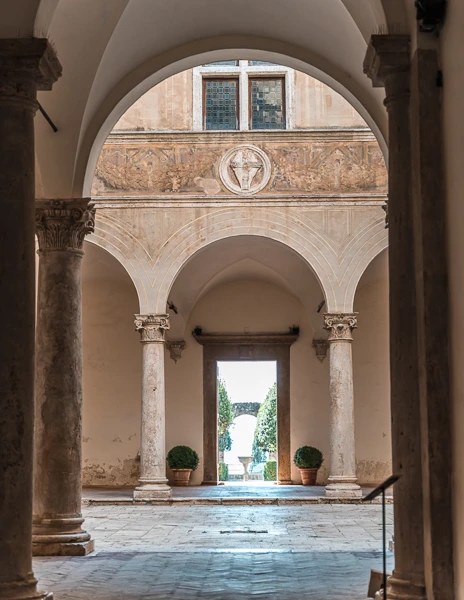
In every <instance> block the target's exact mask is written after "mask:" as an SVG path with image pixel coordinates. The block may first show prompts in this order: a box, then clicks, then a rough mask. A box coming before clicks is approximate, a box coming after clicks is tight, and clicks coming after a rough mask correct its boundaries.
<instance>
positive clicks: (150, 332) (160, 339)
mask: <svg viewBox="0 0 464 600" xmlns="http://www.w3.org/2000/svg"><path fill="white" fill-rule="evenodd" d="M134 324H135V330H136V331H138V332H139V333H140V341H141V342H147V343H150V342H152V343H161V344H163V343H164V335H165V332H166V330H167V329H169V328H170V323H169V315H135V321H134Z"/></svg>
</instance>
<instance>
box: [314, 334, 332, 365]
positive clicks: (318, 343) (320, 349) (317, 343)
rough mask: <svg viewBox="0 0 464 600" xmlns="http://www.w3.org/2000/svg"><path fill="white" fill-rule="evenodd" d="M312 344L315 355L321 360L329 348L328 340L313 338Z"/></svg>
mask: <svg viewBox="0 0 464 600" xmlns="http://www.w3.org/2000/svg"><path fill="white" fill-rule="evenodd" d="M312 346H313V348H314V350H315V351H316V357H317V359H318V360H319V361H320V362H323V360H324V358H325V357H326V356H327V350H328V348H329V341H328V340H326V339H320V340H317V339H314V340H313V343H312Z"/></svg>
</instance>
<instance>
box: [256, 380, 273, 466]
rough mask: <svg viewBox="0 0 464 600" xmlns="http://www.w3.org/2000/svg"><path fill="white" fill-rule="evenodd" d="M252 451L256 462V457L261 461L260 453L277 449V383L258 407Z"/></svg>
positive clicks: (261, 455)
mask: <svg viewBox="0 0 464 600" xmlns="http://www.w3.org/2000/svg"><path fill="white" fill-rule="evenodd" d="M253 451H254V452H253V458H254V460H255V462H258V461H257V460H256V459H257V458H260V459H261V461H259V462H262V460H263V454H262V453H264V452H276V451H277V383H274V385H273V386H272V387H271V389H270V390H269V391H268V393H267V396H266V398H265V400H264V402H263V403H262V404H261V406H260V407H259V411H258V420H257V422H256V429H255V436H254V440H253ZM255 452H256V454H255Z"/></svg>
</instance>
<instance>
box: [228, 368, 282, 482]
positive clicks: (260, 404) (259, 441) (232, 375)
mask: <svg viewBox="0 0 464 600" xmlns="http://www.w3.org/2000/svg"><path fill="white" fill-rule="evenodd" d="M217 398H218V400H217V402H218V448H219V456H218V476H219V482H220V483H224V484H226V485H232V486H234V485H235V486H237V485H255V486H257V485H258V486H259V485H272V484H273V483H274V482H275V481H276V479H277V370H276V362H275V361H234V360H230V361H219V362H218V363H217Z"/></svg>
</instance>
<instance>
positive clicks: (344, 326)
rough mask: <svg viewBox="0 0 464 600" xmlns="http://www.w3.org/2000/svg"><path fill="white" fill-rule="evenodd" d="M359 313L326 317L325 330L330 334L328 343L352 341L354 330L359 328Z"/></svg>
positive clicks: (328, 314)
mask: <svg viewBox="0 0 464 600" xmlns="http://www.w3.org/2000/svg"><path fill="white" fill-rule="evenodd" d="M357 316H358V313H345V314H330V313H326V314H325V315H324V329H327V331H328V332H329V337H328V341H329V342H335V341H338V340H347V341H352V339H353V337H352V335H351V334H352V333H353V329H356V328H357V326H358V318H357Z"/></svg>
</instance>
